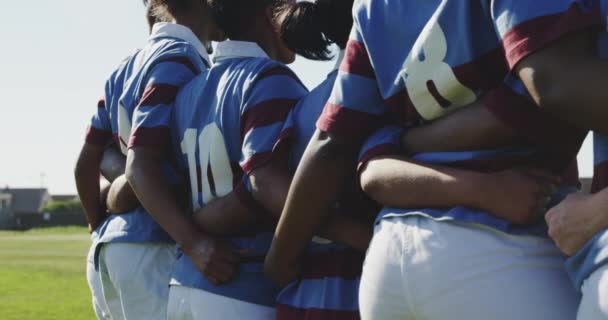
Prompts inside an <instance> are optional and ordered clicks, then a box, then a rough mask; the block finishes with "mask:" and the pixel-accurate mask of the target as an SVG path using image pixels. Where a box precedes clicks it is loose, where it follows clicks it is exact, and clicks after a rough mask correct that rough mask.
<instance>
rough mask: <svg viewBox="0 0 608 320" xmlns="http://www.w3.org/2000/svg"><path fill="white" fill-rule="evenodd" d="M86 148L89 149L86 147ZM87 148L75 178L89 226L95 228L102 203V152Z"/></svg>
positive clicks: (82, 155)
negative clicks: (100, 172) (100, 168)
mask: <svg viewBox="0 0 608 320" xmlns="http://www.w3.org/2000/svg"><path fill="white" fill-rule="evenodd" d="M85 148H87V147H86V146H85ZM85 148H83V151H82V152H81V153H80V157H79V158H78V162H77V163H76V168H75V170H74V177H75V180H76V189H77V190H78V196H79V197H80V202H81V203H82V207H83V209H84V212H85V215H86V218H87V221H88V223H89V225H91V226H94V225H95V224H96V223H97V221H98V220H99V217H98V211H99V207H100V203H101V198H100V186H99V162H100V161H101V152H100V151H99V152H98V150H87V149H85ZM88 149H90V148H88Z"/></svg>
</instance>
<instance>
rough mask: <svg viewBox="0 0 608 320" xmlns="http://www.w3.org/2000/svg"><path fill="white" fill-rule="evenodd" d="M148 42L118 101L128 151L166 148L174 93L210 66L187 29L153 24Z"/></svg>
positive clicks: (194, 37)
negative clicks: (141, 148)
mask: <svg viewBox="0 0 608 320" xmlns="http://www.w3.org/2000/svg"><path fill="white" fill-rule="evenodd" d="M151 41H152V42H151V44H150V45H149V46H148V47H146V48H145V49H144V50H142V52H141V54H140V57H139V59H138V61H137V62H138V68H137V69H136V70H135V72H134V74H133V75H132V76H131V78H130V79H129V82H128V84H127V87H126V90H125V92H124V93H123V95H122V97H121V99H120V107H121V109H122V110H119V115H120V114H121V113H124V114H125V116H126V117H125V119H122V120H123V121H124V122H125V124H124V127H125V131H127V132H125V134H124V137H129V140H128V146H129V147H130V148H131V147H137V146H154V147H167V146H169V144H170V131H169V124H170V121H171V117H172V112H173V104H174V102H175V98H176V97H177V92H178V90H179V89H180V88H181V87H182V86H184V85H185V84H186V83H188V82H190V80H192V79H194V77H195V76H197V75H199V74H200V73H201V72H202V71H203V70H206V69H207V68H208V67H209V66H210V63H209V62H208V61H207V59H208V55H207V51H206V49H205V47H204V45H203V44H202V43H201V42H200V41H199V40H198V38H197V37H196V36H195V35H194V33H193V32H192V31H191V30H190V29H188V28H187V27H184V26H181V25H178V24H173V23H157V24H155V25H154V29H153V31H152V36H151ZM121 125H122V124H121ZM120 136H121V137H123V133H122V132H121V134H120ZM125 142H126V141H125Z"/></svg>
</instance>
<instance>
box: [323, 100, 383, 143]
mask: <svg viewBox="0 0 608 320" xmlns="http://www.w3.org/2000/svg"><path fill="white" fill-rule="evenodd" d="M384 118H385V117H383V116H379V115H373V114H370V113H366V112H361V111H356V110H352V109H348V108H344V107H341V106H339V105H335V104H331V103H328V104H326V105H325V108H323V113H322V114H321V117H319V120H318V121H317V128H318V129H319V130H321V131H324V132H327V133H329V134H330V135H332V136H334V137H336V138H338V139H341V140H344V141H350V142H352V143H355V144H357V143H360V142H361V141H362V140H363V139H364V138H366V137H367V136H369V135H370V134H371V133H372V132H373V131H374V130H375V129H377V128H378V127H379V126H380V125H381V124H382V121H383V119H384ZM362 123H364V124H366V125H365V127H361V126H360V124H362Z"/></svg>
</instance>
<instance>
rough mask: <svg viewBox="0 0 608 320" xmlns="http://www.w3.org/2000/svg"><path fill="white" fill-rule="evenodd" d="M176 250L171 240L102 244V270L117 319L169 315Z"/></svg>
mask: <svg viewBox="0 0 608 320" xmlns="http://www.w3.org/2000/svg"><path fill="white" fill-rule="evenodd" d="M176 254H177V249H176V248H175V245H171V244H150V243H145V244H144V243H106V244H104V245H103V246H102V247H101V250H100V252H99V273H100V277H101V283H102V286H103V294H104V298H105V301H106V304H107V306H108V309H109V312H110V316H111V317H112V319H113V320H122V319H125V320H140V319H141V320H156V319H158V320H161V319H163V320H164V319H166V318H167V300H168V298H169V281H170V280H171V273H172V272H173V266H174V265H175V262H176Z"/></svg>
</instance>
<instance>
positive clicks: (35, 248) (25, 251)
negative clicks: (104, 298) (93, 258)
mask: <svg viewBox="0 0 608 320" xmlns="http://www.w3.org/2000/svg"><path fill="white" fill-rule="evenodd" d="M89 246H90V240H89V234H88V233H87V231H86V229H85V228H79V227H65V228H63V227H62V228H49V229H36V230H30V231H26V232H12V231H0V319H2V320H29V319H36V320H47V319H49V320H50V319H53V320H55V319H62V320H63V319H70V320H79V319H95V316H94V315H93V311H92V307H91V295H90V291H89V288H88V286H87V281H86V271H85V265H86V255H87V252H88V249H89Z"/></svg>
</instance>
